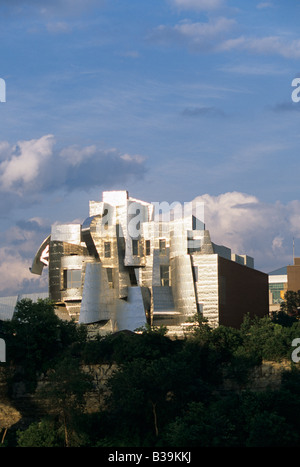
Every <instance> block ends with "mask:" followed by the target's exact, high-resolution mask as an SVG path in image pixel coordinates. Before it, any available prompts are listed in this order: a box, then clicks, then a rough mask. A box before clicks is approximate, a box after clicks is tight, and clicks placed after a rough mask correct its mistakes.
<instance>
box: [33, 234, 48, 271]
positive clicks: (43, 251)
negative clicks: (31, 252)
mask: <svg viewBox="0 0 300 467" xmlns="http://www.w3.org/2000/svg"><path fill="white" fill-rule="evenodd" d="M50 237H51V235H48V237H47V238H45V240H44V241H43V243H42V244H41V246H40V247H39V249H38V251H37V252H36V255H35V257H34V260H33V263H32V266H31V268H29V270H30V272H32V274H38V275H39V276H40V275H41V274H42V272H43V269H44V266H48V262H49V245H50Z"/></svg>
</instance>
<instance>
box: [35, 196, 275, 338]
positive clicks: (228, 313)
mask: <svg viewBox="0 0 300 467" xmlns="http://www.w3.org/2000/svg"><path fill="white" fill-rule="evenodd" d="M166 214H167V215H166ZM177 214H178V212H177ZM177 214H176V209H175V210H171V211H170V212H168V213H164V214H163V215H161V213H160V215H158V216H157V213H155V209H154V206H153V203H147V202H144V201H141V200H137V199H135V198H132V197H130V196H129V194H128V192H127V191H104V192H103V195H102V201H99V202H98V201H90V203H89V217H87V219H86V220H85V221H84V222H83V224H61V225H53V226H52V229H51V233H50V235H49V236H48V237H47V238H46V239H45V240H44V242H43V243H42V245H41V246H40V248H39V249H38V251H37V253H36V255H35V258H34V260H33V264H32V267H31V272H32V273H33V274H39V275H41V274H42V273H43V270H44V268H47V269H48V274H49V298H50V299H51V300H53V301H54V302H55V304H56V311H57V313H58V314H59V315H60V316H61V317H62V318H65V319H72V318H73V319H75V320H76V322H78V323H83V324H86V325H89V324H95V323H96V324H97V326H98V328H99V329H100V332H101V333H103V334H105V333H108V332H116V331H119V330H124V329H128V330H131V331H135V330H136V329H138V328H140V327H143V326H145V324H146V323H148V324H151V325H153V326H160V325H163V326H166V327H167V328H168V331H169V332H170V333H174V334H180V333H182V332H184V330H185V329H187V326H188V325H189V324H190V323H189V322H190V319H191V318H192V317H193V316H194V315H195V313H196V312H200V313H202V315H203V317H204V318H207V320H208V323H209V324H210V325H211V326H212V327H217V326H219V325H225V326H232V327H236V328H238V327H239V326H240V324H241V323H242V321H243V318H244V315H245V314H247V313H249V314H250V316H254V315H256V316H258V317H262V316H265V315H267V314H268V307H269V297H268V275H267V274H265V273H263V272H260V271H258V270H256V269H254V260H253V259H252V258H250V257H249V256H247V255H236V254H233V253H232V252H231V250H230V249H229V248H227V247H225V246H220V245H216V244H215V243H213V242H212V241H211V238H210V233H209V231H208V230H206V228H205V224H204V219H200V216H199V215H198V213H197V210H196V214H195V212H194V211H193V208H192V209H191V210H190V211H189V212H188V213H187V212H181V215H177Z"/></svg>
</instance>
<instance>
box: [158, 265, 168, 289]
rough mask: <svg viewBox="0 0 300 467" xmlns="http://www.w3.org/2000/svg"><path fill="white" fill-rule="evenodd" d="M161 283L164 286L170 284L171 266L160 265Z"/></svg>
mask: <svg viewBox="0 0 300 467" xmlns="http://www.w3.org/2000/svg"><path fill="white" fill-rule="evenodd" d="M160 285H161V286H162V287H169V286H170V268H169V266H164V265H162V266H160Z"/></svg>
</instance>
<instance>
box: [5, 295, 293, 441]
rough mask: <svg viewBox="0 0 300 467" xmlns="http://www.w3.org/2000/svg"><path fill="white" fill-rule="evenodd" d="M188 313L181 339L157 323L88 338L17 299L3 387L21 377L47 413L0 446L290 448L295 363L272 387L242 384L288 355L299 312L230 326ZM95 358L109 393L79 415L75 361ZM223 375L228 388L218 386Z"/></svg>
mask: <svg viewBox="0 0 300 467" xmlns="http://www.w3.org/2000/svg"><path fill="white" fill-rule="evenodd" d="M195 318H196V319H195V321H194V322H193V323H191V330H190V332H189V334H188V335H187V336H186V338H184V339H178V340H176V339H175V340H171V339H170V338H168V337H167V336H166V333H165V329H164V328H159V329H149V328H145V329H142V330H140V333H139V334H137V333H131V332H119V333H115V334H111V335H108V336H105V337H100V336H97V337H96V338H93V339H89V338H88V334H87V331H86V328H85V327H83V326H79V325H76V324H75V323H73V322H66V321H62V320H60V319H59V318H58V317H57V316H56V315H55V312H54V306H53V304H51V303H50V302H49V301H44V300H40V301H39V302H38V303H32V302H31V301H30V300H23V301H21V302H20V303H19V304H18V309H17V312H16V313H15V315H14V318H13V319H12V321H11V322H6V323H2V326H1V329H0V331H1V336H4V337H5V340H6V343H7V356H8V361H7V363H6V364H2V367H4V366H5V369H6V371H7V381H8V385H9V387H10V388H11V390H12V389H13V387H14V383H15V382H16V381H18V380H20V379H22V381H24V382H25V383H26V384H27V391H31V393H32V394H33V395H38V397H39V398H40V400H45V407H47V410H46V412H47V413H46V415H45V416H42V417H41V418H40V419H35V420H33V421H32V420H31V422H30V423H29V424H28V426H23V425H22V426H17V427H15V428H14V429H13V428H11V429H9V430H8V433H7V435H6V437H5V441H4V442H3V444H2V446H40V447H42V446H49V447H55V446H82V447H84V446H98V447H102V446H114V447H118V446H119V447H121V446H135V447H143V446H156V447H159V446H170V447H193V446H199V447H202V446H203V447H214V446H224V447H230V446H234V447H238V446H249V447H251V446H266V447H267V446H299V445H300V418H299V417H298V414H299V413H300V397H299V395H300V389H299V388H300V384H299V383H300V371H299V368H298V366H297V363H292V364H291V367H292V370H291V371H288V372H286V374H284V376H283V380H282V384H281V387H280V389H274V388H270V389H266V390H264V391H260V392H256V391H255V390H250V389H249V388H248V386H247V381H248V378H249V375H250V371H251V369H253V367H254V366H256V365H259V364H260V363H261V362H262V360H269V361H270V360H271V361H277V362H280V361H281V360H288V361H289V362H291V354H292V352H293V350H294V347H293V346H292V342H293V340H294V339H296V338H299V337H300V322H299V321H298V319H297V318H296V317H295V316H294V315H290V314H289V313H286V312H284V311H283V310H282V311H281V312H279V313H277V314H275V315H274V316H273V317H265V318H261V319H250V318H249V316H246V317H245V320H244V322H243V324H242V326H241V328H240V329H239V330H237V329H233V328H228V327H224V326H220V327H218V328H216V329H212V328H210V326H209V325H208V324H207V323H206V322H205V321H203V319H201V316H196V317H195ZM104 364H105V365H106V366H108V367H110V366H111V367H112V368H114V369H115V371H113V372H112V373H111V376H110V377H109V379H108V382H107V388H108V390H109V391H108V392H106V393H103V394H102V393H101V394H100V397H102V399H103V400H102V405H101V409H99V410H98V411H97V412H96V413H88V412H87V411H85V410H84V403H85V395H86V394H87V393H89V391H91V390H92V389H93V388H95V382H94V381H92V380H91V377H90V376H89V375H88V373H87V372H86V371H84V370H83V368H84V366H87V365H93V366H96V367H97V366H100V365H104ZM299 364H300V363H299ZM46 376H47V377H46ZM224 378H226V379H229V380H230V381H232V382H233V383H234V385H235V389H236V390H231V391H224V388H223V385H222V383H223V381H224ZM38 379H39V380H42V381H44V384H42V386H41V387H37V380H38ZM12 393H13V390H12V391H11V397H12ZM43 398H44V399H43ZM12 401H13V399H12ZM12 404H13V402H12Z"/></svg>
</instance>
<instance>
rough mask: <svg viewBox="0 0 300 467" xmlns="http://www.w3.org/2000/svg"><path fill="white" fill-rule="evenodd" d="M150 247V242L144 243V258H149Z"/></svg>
mask: <svg viewBox="0 0 300 467" xmlns="http://www.w3.org/2000/svg"><path fill="white" fill-rule="evenodd" d="M150 246H151V243H150V240H146V242H145V250H146V256H150V253H151V249H150Z"/></svg>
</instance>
